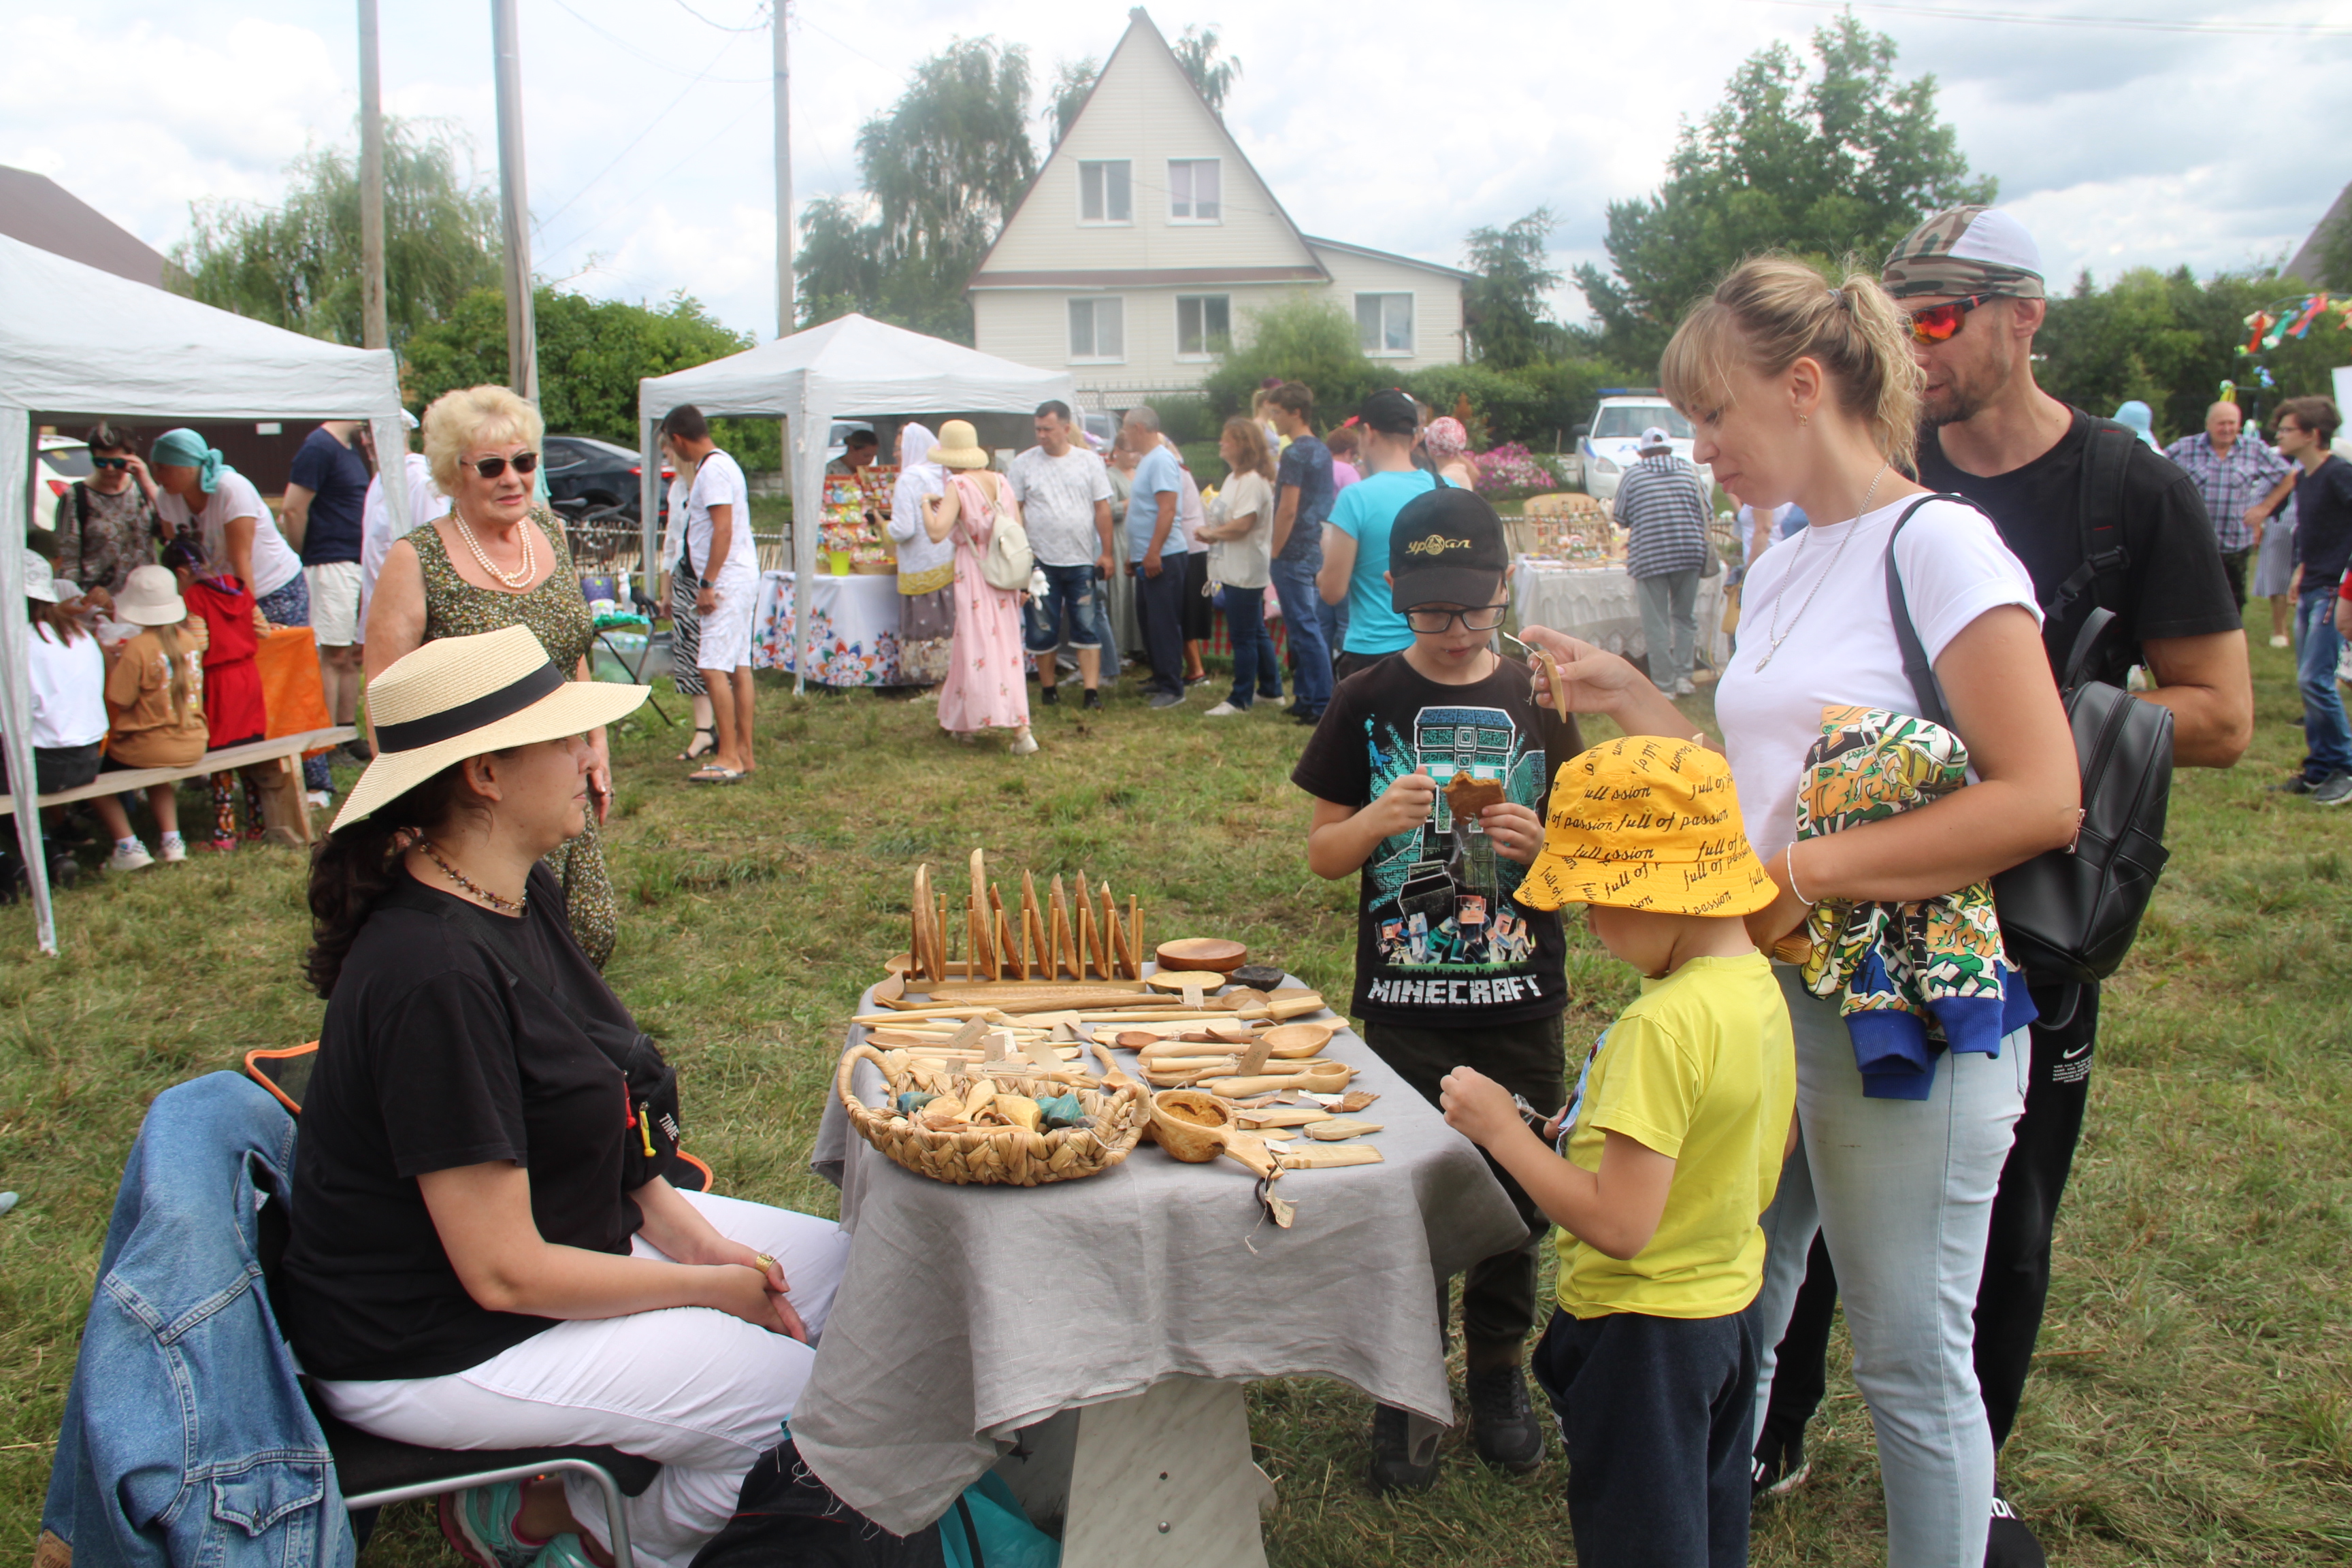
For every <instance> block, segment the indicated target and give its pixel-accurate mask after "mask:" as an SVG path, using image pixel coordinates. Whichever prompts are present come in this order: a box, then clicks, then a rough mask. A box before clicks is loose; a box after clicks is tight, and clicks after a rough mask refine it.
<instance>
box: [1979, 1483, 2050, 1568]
mask: <svg viewBox="0 0 2352 1568" xmlns="http://www.w3.org/2000/svg"><path fill="white" fill-rule="evenodd" d="M1984 1560H1985V1568H2049V1563H2050V1559H2049V1558H2047V1557H2045V1556H2043V1555H2042V1542H2038V1541H2036V1540H2034V1539H2033V1531H2030V1530H2028V1529H2026V1528H2025V1521H2023V1520H2021V1519H2020V1518H2018V1517H2017V1510H2015V1509H2013V1508H2011V1507H2010V1506H2009V1499H2008V1498H2006V1497H2004V1496H2002V1495H2001V1489H2000V1486H1999V1485H1998V1484H1996V1485H1995V1486H1994V1487H1993V1489H1992V1527H1991V1529H1990V1530H1988V1531H1986V1532H1985V1556H1984Z"/></svg>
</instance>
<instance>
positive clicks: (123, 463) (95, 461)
mask: <svg viewBox="0 0 2352 1568" xmlns="http://www.w3.org/2000/svg"><path fill="white" fill-rule="evenodd" d="M89 465H90V467H91V468H129V467H130V466H131V459H130V458H91V459H90V460H89Z"/></svg>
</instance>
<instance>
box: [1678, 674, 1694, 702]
mask: <svg viewBox="0 0 2352 1568" xmlns="http://www.w3.org/2000/svg"><path fill="white" fill-rule="evenodd" d="M1697 690H1698V688H1697V687H1696V686H1694V685H1692V684H1691V680H1690V677H1688V676H1685V677H1683V678H1682V679H1680V680H1677V681H1675V690H1674V694H1675V696H1676V697H1689V696H1693V695H1695V694H1696V692H1697Z"/></svg>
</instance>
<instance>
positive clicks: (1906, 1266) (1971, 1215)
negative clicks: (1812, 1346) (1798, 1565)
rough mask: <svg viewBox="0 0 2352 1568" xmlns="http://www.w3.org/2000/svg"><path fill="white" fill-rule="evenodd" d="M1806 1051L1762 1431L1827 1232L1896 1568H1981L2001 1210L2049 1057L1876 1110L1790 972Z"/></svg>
mask: <svg viewBox="0 0 2352 1568" xmlns="http://www.w3.org/2000/svg"><path fill="white" fill-rule="evenodd" d="M1774 973H1776V974H1777V975H1778V976H1779V977H1780V989H1781V991H1782V993H1783V994H1785V995H1786V996H1787V998H1788V1002H1789V1023H1790V1026H1791V1027H1792V1028H1793V1029H1794V1031H1795V1033H1796V1037H1797V1121H1798V1125H1799V1126H1800V1127H1801V1129H1802V1135H1801V1138H1800V1141H1799V1142H1798V1144H1797V1152H1795V1153H1793V1154H1791V1155H1790V1156H1789V1160H1788V1163H1787V1164H1786V1165H1784V1166H1783V1167H1782V1168H1781V1172H1780V1192H1779V1193H1778V1194H1776V1195H1775V1196H1774V1197H1773V1200H1772V1206H1771V1207H1770V1208H1769V1209H1766V1210H1765V1211H1764V1220H1763V1225H1764V1243H1765V1255H1764V1287H1763V1289H1761V1290H1760V1291H1759V1292H1758V1293H1757V1297H1756V1300H1755V1302H1754V1304H1753V1305H1751V1306H1750V1307H1749V1308H1748V1313H1749V1322H1750V1325H1751V1327H1752V1328H1753V1330H1754V1331H1755V1342H1756V1345H1757V1347H1758V1351H1759V1355H1758V1369H1757V1397H1756V1402H1755V1412H1756V1418H1757V1419H1758V1420H1759V1422H1760V1421H1761V1419H1762V1416H1763V1413H1764V1412H1765V1411H1766V1410H1767V1409H1768V1408H1769V1406H1770V1404H1771V1391H1772V1368H1773V1353H1774V1352H1773V1347H1776V1346H1778V1345H1779V1344H1780V1336H1781V1333H1782V1331H1784V1330H1785V1329H1786V1328H1787V1327H1788V1322H1789V1315H1790V1310H1792V1309H1793V1307H1794V1306H1795V1304H1796V1300H1797V1288H1798V1287H1799V1286H1800V1285H1801V1284H1802V1283H1803V1282H1804V1278H1805V1255H1806V1253H1807V1252H1808V1251H1809V1250H1811V1247H1812V1242H1813V1233H1814V1232H1815V1231H1816V1230H1819V1231H1820V1233H1821V1235H1822V1239H1823V1240H1824V1241H1826V1242H1827V1243H1828V1244H1829V1250H1830V1261H1831V1262H1832V1263H1833V1264H1834V1265H1836V1268H1837V1278H1838V1288H1839V1289H1840V1291H1841V1292H1842V1293H1843V1296H1844V1299H1845V1321H1846V1327H1847V1329H1848V1331H1850V1332H1851V1333H1852V1334H1853V1380H1854V1382H1855V1383H1856V1384H1859V1385H1860V1387H1861V1389H1862V1395H1863V1397H1864V1399H1865V1400H1867V1401H1869V1403H1870V1415H1871V1421H1872V1424H1873V1425H1874V1426H1875V1427H1876V1429H1877V1433H1878V1474H1879V1480H1880V1482H1881V1485H1882V1487H1883V1488H1884V1489H1885V1494H1886V1536H1887V1541H1886V1562H1887V1568H1982V1564H1983V1563H1984V1553H1985V1531H1986V1527H1987V1525H1988V1523H1989V1522H1990V1518H1991V1512H1992V1485H1993V1447H1992V1427H1991V1425H1990V1422H1989V1421H1988V1420H1987V1418H1986V1415H1985V1407H1984V1399H1983V1396H1982V1395H1981V1394H1980V1393H1979V1389H1978V1384H1977V1373H1976V1357H1975V1349H1974V1347H1975V1342H1976V1323H1975V1308H1976V1301H1977V1287H1978V1284H1979V1279H1981V1277H1982V1275H1983V1272H1984V1259H1985V1241H1986V1237H1987V1236H1988V1234H1989V1232H1990V1227H1991V1224H1992V1201H1993V1194H1994V1192H1995V1190H1996V1188H1997V1187H1998V1186H1999V1184H2000V1173H2001V1166H2002V1163H2004V1162H2005V1161H2006V1160H2007V1159H2008V1156H2009V1147H2010V1142H2011V1136H2012V1133H2013V1131H2014V1129H2015V1128H2016V1125H2017V1119H2018V1117H2019V1116H2020V1115H2021V1113H2022V1112H2023V1110H2024V1109H2025V1086H2026V1082H2027V1079H2028V1078H2029V1077H2030V1074H2031V1068H2032V1055H2033V1049H2032V1042H2031V1039H2030V1037H2029V1034H2028V1032H2027V1031H2026V1030H2024V1029H2020V1030H2018V1031H2016V1032H2015V1033H2014V1034H2011V1035H2010V1036H2009V1037H2006V1038H2005V1039H2003V1040H2002V1041H2001V1048H2000V1056H1999V1057H1990V1058H1989V1057H1982V1056H1975V1055H1969V1056H1954V1055H1950V1054H1947V1055H1946V1056H1945V1057H1944V1058H1943V1059H1942V1060H1940V1061H1939V1062H1937V1064H1936V1084H1935V1088H1934V1089H1932V1090H1931V1091H1930V1092H1929V1095H1928V1098H1927V1099H1926V1100H1865V1099H1864V1098H1863V1093H1862V1074H1861V1073H1860V1072H1859V1071H1857V1070H1856V1069H1855V1068H1854V1065H1853V1036H1851V1035H1849V1034H1848V1033H1847V1032H1846V1027H1845V1024H1844V1021H1843V1019H1841V1018H1840V1017H1839V1016H1838V1009H1837V1003H1836V1002H1835V1001H1833V1000H1830V999H1827V998H1823V997H1819V996H1813V995H1811V994H1808V993H1807V992H1806V991H1805V989H1804V987H1803V985H1802V984H1801V982H1799V981H1798V979H1797V972H1796V971H1795V970H1793V969H1788V968H1777V969H1776V970H1775V971H1774Z"/></svg>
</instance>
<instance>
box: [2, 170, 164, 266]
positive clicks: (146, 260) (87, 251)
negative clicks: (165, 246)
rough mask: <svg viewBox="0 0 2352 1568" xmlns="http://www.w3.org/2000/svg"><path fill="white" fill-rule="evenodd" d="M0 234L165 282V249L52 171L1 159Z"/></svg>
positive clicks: (85, 261)
mask: <svg viewBox="0 0 2352 1568" xmlns="http://www.w3.org/2000/svg"><path fill="white" fill-rule="evenodd" d="M0 234H5V235H6V236H8V237H10V238H11V239H20V240H23V241H24V242H25V243H26V245H32V246H37V247H40V248H41V249H43V250H46V251H48V252H49V253H50V254H52V255H55V256H62V257H64V258H66V259H67V260H68V261H79V262H80V263H81V264H82V265H83V266H85V267H95V268H98V269H99V270H100V271H101V272H111V273H113V274H114V275H115V276H116V277H117V278H128V279H131V281H132V282H133V283H144V284H146V285H147V286H148V287H149V288H151V289H161V288H162V287H163V268H164V266H165V262H164V260H163V256H162V255H161V254H159V253H158V252H156V251H155V250H153V249H152V248H150V247H148V245H147V244H146V242H144V241H143V240H142V239H141V238H140V237H138V236H137V235H135V234H132V233H131V231H130V230H129V229H127V228H124V227H123V226H121V224H118V223H116V222H115V221H114V220H113V219H112V218H110V217H108V216H106V215H105V214H103V213H101V212H100V211H99V210H98V209H97V208H96V207H93V206H91V205H89V203H88V202H85V201H83V200H82V199H81V198H80V197H79V196H77V195H74V194H73V193H72V192H71V191H68V190H67V189H66V188H65V187H64V186H63V185H60V184H58V183H57V182H56V181H55V180H52V179H50V178H49V177H48V176H47V174H34V173H33V172H32V171H31V170H29V169H11V168H8V167H6V166H5V164H0Z"/></svg>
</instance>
